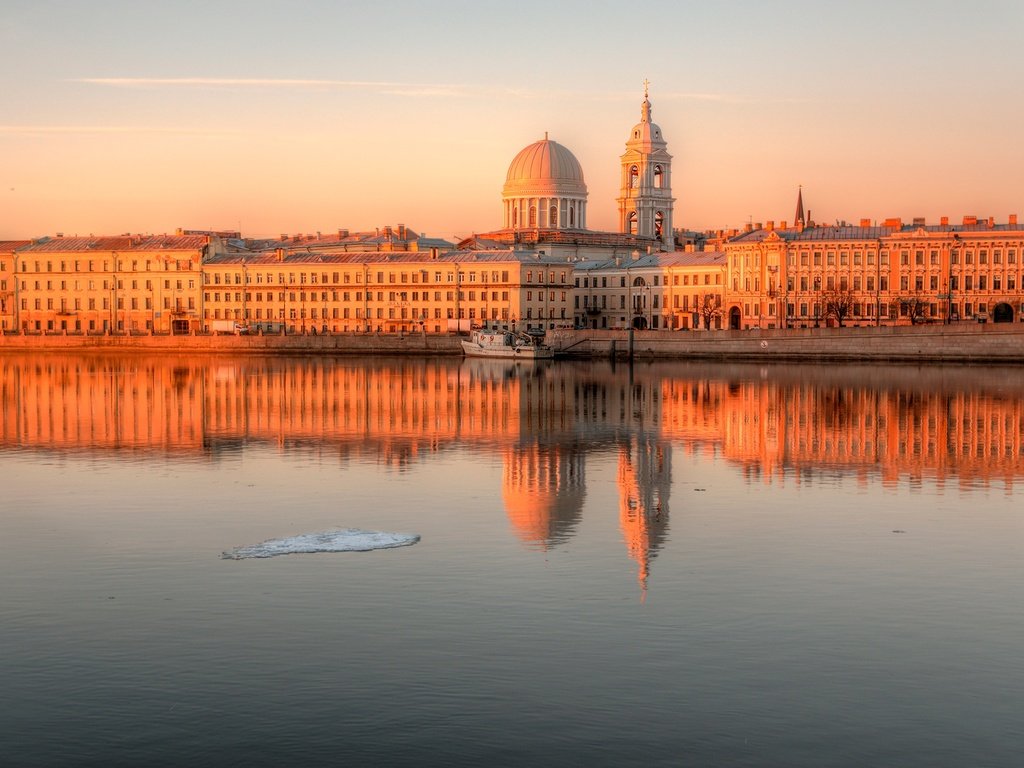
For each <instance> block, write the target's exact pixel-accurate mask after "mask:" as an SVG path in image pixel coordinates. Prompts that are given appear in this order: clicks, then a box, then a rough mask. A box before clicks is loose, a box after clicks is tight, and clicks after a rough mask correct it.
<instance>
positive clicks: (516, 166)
mask: <svg viewBox="0 0 1024 768" xmlns="http://www.w3.org/2000/svg"><path fill="white" fill-rule="evenodd" d="M501 198H502V205H503V206H504V209H505V214H504V221H505V224H504V226H505V228H506V229H523V228H529V229H535V228H539V229H572V230H582V229H586V228H587V185H586V182H584V181H583V169H582V168H581V167H580V161H579V160H577V159H576V156H575V155H573V153H572V152H570V151H569V150H568V149H566V148H565V147H563V146H562V145H561V144H559V143H558V142H557V141H551V139H549V138H548V135H547V134H546V133H545V134H544V138H543V139H542V140H541V141H535V142H534V143H533V144H531V145H530V146H528V147H526V148H525V149H523V150H522V151H521V152H520V153H519V154H518V155H516V156H515V157H514V158H513V160H512V164H511V165H509V167H508V173H507V174H506V175H505V186H504V187H503V188H502V191H501Z"/></svg>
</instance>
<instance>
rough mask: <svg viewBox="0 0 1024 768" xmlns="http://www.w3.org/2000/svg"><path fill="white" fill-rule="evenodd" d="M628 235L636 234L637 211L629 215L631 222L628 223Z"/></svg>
mask: <svg viewBox="0 0 1024 768" xmlns="http://www.w3.org/2000/svg"><path fill="white" fill-rule="evenodd" d="M626 234H627V235H635V234H636V211H633V212H632V213H630V214H629V221H627V222H626Z"/></svg>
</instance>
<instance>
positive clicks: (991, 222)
mask: <svg viewBox="0 0 1024 768" xmlns="http://www.w3.org/2000/svg"><path fill="white" fill-rule="evenodd" d="M995 225H996V217H995V216H989V217H988V228H989V229H992V228H993V227H994V226H995Z"/></svg>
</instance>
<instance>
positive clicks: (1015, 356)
mask: <svg viewBox="0 0 1024 768" xmlns="http://www.w3.org/2000/svg"><path fill="white" fill-rule="evenodd" d="M548 342H549V343H550V344H551V345H552V346H553V347H554V348H555V350H556V351H557V352H558V353H559V355H560V356H562V357H568V358H608V357H616V358H625V357H628V356H629V354H630V349H631V348H632V354H633V356H634V357H636V358H640V359H653V358H662V359H670V358H678V359H699V360H754V361H770V360H791V361H801V362H827V361H839V360H848V361H902V362H908V361H918V362H950V363H952V362H957V363H1024V323H1020V324H1009V323H1008V324H985V325H979V324H973V325H972V324H967V323H963V324H959V325H926V326H916V327H910V326H907V327H903V326H901V327H895V328H886V327H883V328H802V329H792V330H750V331H635V332H634V333H633V334H632V339H630V333H629V332H628V331H599V330H575V331H569V330H565V331H562V330H559V331H552V332H550V333H549V334H548ZM31 350H39V351H66V352H70V351H105V352H114V351H123V352H175V353H201V354H202V353H210V354H262V355H265V354H291V355H316V354H325V355H356V356H372V355H422V356H432V355H458V354H461V348H460V346H459V339H458V337H455V336H443V335H439V336H432V335H423V334H415V333H414V334H404V335H400V334H375V333H371V334H324V335H317V336H313V335H291V334H289V335H267V336H215V335H190V336H184V335H183V336H149V335H139V336H136V335H132V336H127V335H108V336H80V335H67V336H63V335H48V334H46V335H5V336H0V352H4V351H11V352H14V351H17V352H26V351H31Z"/></svg>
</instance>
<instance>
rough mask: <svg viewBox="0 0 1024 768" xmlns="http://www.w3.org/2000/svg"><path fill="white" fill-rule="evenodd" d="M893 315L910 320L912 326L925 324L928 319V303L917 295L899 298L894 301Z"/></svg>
mask: <svg viewBox="0 0 1024 768" xmlns="http://www.w3.org/2000/svg"><path fill="white" fill-rule="evenodd" d="M892 311H893V314H898V315H899V316H901V317H907V318H910V323H911V325H918V324H919V323H923V322H925V319H926V318H927V317H928V302H927V301H925V300H924V299H923V298H921V297H920V296H917V295H910V296H897V297H896V298H895V299H893V300H892Z"/></svg>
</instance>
